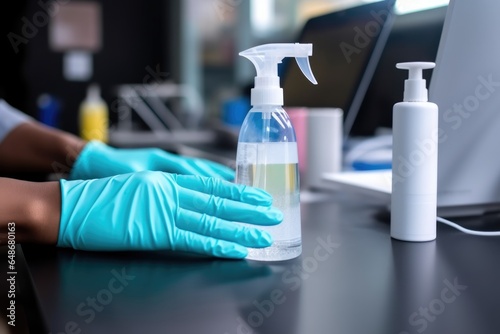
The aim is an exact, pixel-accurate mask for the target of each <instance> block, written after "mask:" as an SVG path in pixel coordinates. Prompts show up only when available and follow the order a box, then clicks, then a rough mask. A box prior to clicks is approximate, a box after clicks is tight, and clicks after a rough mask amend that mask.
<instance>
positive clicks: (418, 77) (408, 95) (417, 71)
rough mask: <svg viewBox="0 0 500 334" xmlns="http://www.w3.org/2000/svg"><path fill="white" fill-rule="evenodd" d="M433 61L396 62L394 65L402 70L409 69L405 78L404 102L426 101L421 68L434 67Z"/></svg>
mask: <svg viewBox="0 0 500 334" xmlns="http://www.w3.org/2000/svg"><path fill="white" fill-rule="evenodd" d="M434 66H436V64H435V63H431V62H411V63H398V64H396V67H397V68H399V69H402V70H409V71H410V73H409V74H408V79H407V80H405V92H404V98H403V101H404V102H427V101H428V96H427V88H425V80H424V79H423V77H422V70H426V69H429V68H434Z"/></svg>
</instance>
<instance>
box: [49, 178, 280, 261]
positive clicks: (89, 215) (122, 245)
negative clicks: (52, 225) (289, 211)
mask: <svg viewBox="0 0 500 334" xmlns="http://www.w3.org/2000/svg"><path fill="white" fill-rule="evenodd" d="M60 185H61V202H62V204H61V220H60V227H59V236H58V242H57V246H60V247H72V248H75V249H83V250H174V251H187V252H194V253H199V254H205V255H212V256H217V257H227V258H244V257H245V256H246V255H247V248H246V247H253V248H261V247H267V246H270V245H271V244H272V238H271V236H270V235H269V233H267V232H265V231H262V230H259V229H257V228H254V227H248V226H243V225H242V224H239V222H244V223H249V224H255V225H276V224H278V223H280V222H281V221H282V220H283V214H282V213H281V212H280V211H279V210H277V209H276V208H273V207H271V202H272V198H271V196H270V195H269V194H268V193H266V192H264V191H263V190H259V189H257V188H252V187H246V186H243V185H236V184H233V183H230V182H227V181H223V180H220V179H216V178H206V177H201V176H191V175H189V176H188V175H176V174H168V173H163V172H149V171H147V172H140V173H131V174H122V175H117V176H113V177H109V178H102V179H94V180H76V181H67V180H61V181H60Z"/></svg>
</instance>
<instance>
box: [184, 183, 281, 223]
mask: <svg viewBox="0 0 500 334" xmlns="http://www.w3.org/2000/svg"><path fill="white" fill-rule="evenodd" d="M179 205H180V207H181V208H183V209H186V210H189V211H194V212H199V213H204V214H207V215H209V216H214V217H216V218H221V219H224V220H229V221H237V222H242V223H249V224H256V225H276V224H279V223H280V222H281V221H282V220H283V214H282V213H281V211H279V210H278V209H276V208H273V207H270V206H255V205H251V204H247V203H243V202H237V201H233V200H229V199H225V198H221V197H217V196H214V195H208V194H204V193H200V192H197V191H194V190H189V189H185V188H179Z"/></svg>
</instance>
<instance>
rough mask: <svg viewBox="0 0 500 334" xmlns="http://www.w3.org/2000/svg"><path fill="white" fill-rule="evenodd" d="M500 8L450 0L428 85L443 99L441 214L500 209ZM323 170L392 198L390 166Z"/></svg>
mask: <svg viewBox="0 0 500 334" xmlns="http://www.w3.org/2000/svg"><path fill="white" fill-rule="evenodd" d="M498 13H500V1H491V0H476V1H460V0H451V1H450V4H449V6H448V10H447V14H446V18H445V23H444V28H443V33H442V36H441V41H440V44H439V49H438V54H437V59H436V68H435V69H434V72H433V74H432V80H431V83H430V87H429V101H431V102H434V103H436V104H437V105H438V106H439V128H440V131H441V133H440V138H441V140H440V142H439V163H438V165H439V167H438V214H439V215H442V216H455V215H471V214H472V215H475V214H482V213H484V212H486V211H491V210H498V209H500V41H499V39H498V37H497V36H498V32H499V31H500V20H499V19H498ZM418 60H419V59H415V61H418ZM401 85H403V82H401ZM324 178H325V180H328V181H330V184H331V185H332V186H335V187H340V188H341V189H344V190H349V191H353V190H354V191H357V192H363V193H365V194H370V195H376V196H378V197H379V198H381V199H382V200H383V201H385V202H386V203H387V204H389V203H390V193H391V181H390V179H391V174H390V171H370V172H344V173H338V174H325V175H324Z"/></svg>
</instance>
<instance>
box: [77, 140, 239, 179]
mask: <svg viewBox="0 0 500 334" xmlns="http://www.w3.org/2000/svg"><path fill="white" fill-rule="evenodd" d="M146 170H151V171H162V172H168V173H176V174H185V175H200V176H208V177H210V176H213V177H218V178H222V179H225V180H233V179H234V171H233V170H232V169H231V168H229V167H226V166H223V165H221V164H218V163H216V162H212V161H208V160H204V159H195V158H188V157H183V156H180V155H177V154H172V153H168V152H165V151H164V150H161V149H158V148H139V149H119V148H113V147H110V146H108V145H106V144H103V143H100V142H98V141H90V142H89V143H87V144H86V145H85V147H84V148H83V150H82V152H80V154H79V156H78V157H77V159H76V161H75V163H74V164H73V168H72V169H71V173H70V175H69V178H70V179H72V180H78V179H80V180H87V179H97V178H102V177H108V176H113V175H118V174H126V173H132V172H141V171H146Z"/></svg>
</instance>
